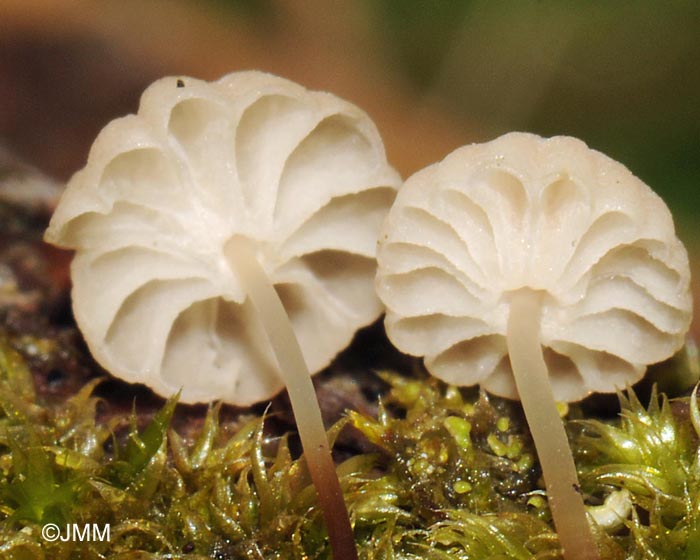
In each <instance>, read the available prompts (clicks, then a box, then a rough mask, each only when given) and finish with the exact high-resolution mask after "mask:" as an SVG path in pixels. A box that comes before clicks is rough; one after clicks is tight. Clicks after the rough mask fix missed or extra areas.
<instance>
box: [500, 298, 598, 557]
mask: <svg viewBox="0 0 700 560" xmlns="http://www.w3.org/2000/svg"><path fill="white" fill-rule="evenodd" d="M541 307H542V306H541V294H538V293H537V292H535V291H533V290H530V289H523V290H519V291H517V292H515V293H514V294H513V299H512V300H511V307H510V316H509V317H508V331H507V342H508V354H509V356H510V363H511V367H512V369H513V375H514V377H515V384H516V386H517V388H518V394H519V395H520V402H521V403H522V406H523V410H524V411H525V418H526V419H527V423H528V426H529V427H530V433H531V434H532V439H533V440H534V442H535V448H536V449H537V455H538V457H539V460H540V465H541V467H542V474H543V476H544V481H545V484H546V486H547V496H548V499H549V507H550V509H551V511H552V518H553V519H554V525H555V527H556V529H557V534H558V535H559V543H560V544H561V547H562V549H563V551H564V558H565V559H566V560H599V558H600V556H599V553H598V549H597V547H596V543H595V540H594V538H593V534H592V532H591V528H590V525H589V524H588V519H587V518H586V509H585V506H584V504H583V498H582V497H581V493H580V489H579V484H578V476H577V474H576V466H575V465H574V460H573V456H572V454H571V448H570V447H569V441H568V439H567V437H566V432H565V431H564V424H563V422H562V420H561V418H560V416H559V412H558V411H557V406H556V402H555V400H554V395H553V394H552V387H551V385H550V383H549V375H548V371H547V365H546V364H545V361H544V356H543V354H542V346H541V343H540V329H539V322H540V316H541V314H542V309H541Z"/></svg>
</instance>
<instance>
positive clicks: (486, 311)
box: [376, 133, 692, 401]
mask: <svg viewBox="0 0 700 560" xmlns="http://www.w3.org/2000/svg"><path fill="white" fill-rule="evenodd" d="M377 258H378V263H379V268H378V274H377V280H376V286H377V290H378V293H379V295H380V298H381V299H382V300H383V302H384V304H385V305H386V307H387V316H386V328H387V333H388V335H389V337H390V339H391V340H392V342H393V343H394V344H395V345H396V346H397V347H398V348H399V349H401V350H402V351H404V352H406V353H409V354H412V355H417V356H425V363H426V366H427V367H428V369H429V370H430V371H431V372H432V373H433V374H435V375H436V376H438V377H440V378H442V379H444V380H446V381H448V382H450V383H456V384H459V385H474V384H481V385H482V386H483V387H485V388H486V389H488V390H489V391H491V392H493V393H495V394H497V395H501V396H505V397H509V398H517V391H516V388H515V384H514V380H513V376H512V371H511V367H510V362H509V359H508V355H507V348H506V339H505V335H506V326H507V321H508V315H509V311H510V303H509V300H510V298H511V296H512V294H513V293H514V292H515V291H517V290H520V289H523V288H526V289H530V290H533V291H534V292H537V293H538V294H539V296H540V297H541V298H542V318H541V329H540V338H541V342H542V345H543V347H544V355H545V361H546V362H547V364H548V366H549V371H550V377H551V383H552V388H553V391H554V395H555V398H557V399H558V400H561V401H572V400H578V399H580V398H583V397H584V396H586V395H587V394H589V393H590V392H593V391H596V392H610V391H614V390H615V389H616V388H618V387H624V386H625V385H626V384H631V383H633V382H634V381H636V380H638V379H639V378H640V377H641V376H642V375H643V373H644V370H645V368H646V365H647V364H651V363H655V362H658V361H661V360H663V359H666V358H668V357H670V356H671V355H672V354H673V353H674V352H676V351H677V350H678V349H679V348H680V347H681V346H682V344H683V341H684V336H685V333H686V331H687V329H688V327H689V324H690V320H691V313H692V301H691V295H690V290H689V285H690V272H689V265H688V257H687V253H686V251H685V248H684V247H683V245H682V244H681V242H680V241H679V240H678V239H677V237H676V234H675V231H674V226H673V221H672V218H671V215H670V212H669V210H668V208H667V207H666V205H665V204H664V203H663V201H662V200H661V199H660V198H659V197H658V196H657V195H656V194H655V193H654V192H653V191H652V190H651V189H650V188H649V187H648V186H647V185H645V184H644V183H643V182H641V181H640V180H639V179H637V178H636V177H635V176H634V175H632V173H630V172H629V171H628V170H627V169H626V168H625V167H624V166H623V165H621V164H619V163H617V162H615V161H613V160H612V159H610V158H608V157H607V156H605V155H603V154H601V153H600V152H597V151H594V150H591V149H589V148H588V147H587V146H586V145H585V144H584V143H583V142H581V141H579V140H576V139H574V138H569V137H554V138H551V139H543V138H540V137H538V136H535V135H532V134H525V133H511V134H507V135H505V136H502V137H500V138H498V139H496V140H494V141H492V142H489V143H486V144H478V145H471V146H465V147H462V148H460V149H458V150H456V151H455V152H453V153H452V154H450V155H448V156H447V157H446V158H445V159H444V160H443V161H441V162H439V163H437V164H434V165H432V166H430V167H428V168H426V169H424V170H422V171H420V172H418V173H416V174H415V175H413V176H412V177H410V178H409V179H408V180H407V181H406V182H405V184H404V186H403V187H402V189H401V190H400V192H399V194H398V196H397V199H396V202H395V204H394V206H393V207H392V209H391V211H390V213H389V215H388V217H387V219H386V221H385V224H384V226H383V229H382V231H381V234H380V243H379V250H378V256H377Z"/></svg>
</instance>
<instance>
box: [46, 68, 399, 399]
mask: <svg viewBox="0 0 700 560" xmlns="http://www.w3.org/2000/svg"><path fill="white" fill-rule="evenodd" d="M399 181H400V179H399V177H398V175H397V173H396V172H395V171H394V170H393V169H392V168H391V167H390V166H389V165H388V163H387V161H386V156H385V153H384V148H383V145H382V142H381V138H380V137H379V134H378V132H377V130H376V128H375V127H374V125H373V123H372V122H371V120H370V119H369V117H368V116H367V115H366V114H365V113H363V112H362V111H361V110H359V109H358V108H357V107H355V106H353V105H351V104H349V103H347V102H345V101H342V100H340V99H338V98H336V97H335V96H332V95H330V94H327V93H322V92H310V91H307V90H305V89H304V88H302V87H301V86H299V85H297V84H294V83H292V82H290V81H288V80H285V79H282V78H278V77H275V76H271V75H268V74H264V73H261V72H239V73H234V74H230V75H228V76H225V77H223V78H222V79H221V80H219V81H217V82H214V83H206V82H203V81H200V80H196V79H194V78H187V77H172V78H164V79H162V80H159V81H158V82H156V83H154V84H153V85H151V86H150V87H149V88H148V89H147V90H146V91H145V92H144V94H143V96H142V98H141V104H140V107H139V112H138V114H136V115H130V116H127V117H123V118H121V119H117V120H115V121H112V122H111V123H110V124H108V125H107V126H106V127H105V129H103V131H102V132H101V133H100V135H99V136H98V138H97V139H96V140H95V143H94V144H93V146H92V149H91V151H90V155H89V158H88V162H87V164H86V166H85V168H84V169H82V170H81V171H79V172H78V173H76V174H75V175H74V176H73V178H72V179H71V180H70V182H69V183H68V185H67V187H66V190H65V192H64V194H63V197H62V199H61V201H60V203H59V205H58V208H57V209H56V212H55V214H54V216H53V218H52V220H51V224H50V226H49V229H48V230H47V232H46V239H47V241H49V242H51V243H54V244H57V245H60V246H63V247H67V248H71V249H74V250H75V251H76V255H75V258H74V260H73V263H72V267H71V271H72V279H73V308H74V313H75V317H76V320H77V322H78V325H79V326H80V328H81V330H82V332H83V334H84V336H85V339H86V341H87V343H88V345H89V347H90V349H91V351H92V353H93V355H94V356H95V357H96V359H97V360H98V361H99V362H100V363H101V364H102V365H103V366H104V367H105V368H106V369H107V370H109V371H110V372H112V373H114V374H115V375H117V376H119V377H122V378H124V379H126V380H127V381H131V382H141V383H145V384H147V385H149V386H150V387H151V388H153V389H154V390H155V391H156V392H158V393H161V394H163V395H169V394H172V393H174V392H176V391H178V390H179V389H182V393H181V400H182V401H183V402H200V401H210V400H215V399H221V400H224V401H226V402H230V403H234V404H240V405H246V404H250V403H253V402H258V401H260V400H264V399H266V398H269V397H270V396H272V395H274V394H275V393H276V392H278V391H279V390H280V389H281V388H282V387H283V383H282V381H281V379H280V377H279V373H278V372H279V366H278V364H277V363H276V361H275V359H274V357H273V354H272V351H271V349H270V346H269V343H268V341H267V338H266V336H265V334H264V332H263V330H262V326H261V324H260V322H259V321H258V320H257V319H256V317H255V313H254V311H253V308H252V306H251V304H250V302H249V300H248V299H247V297H246V294H245V293H244V292H243V289H242V287H241V283H240V281H239V279H238V277H237V274H236V270H235V266H234V267H232V265H231V262H230V260H229V259H228V258H227V255H226V247H227V244H228V243H229V242H230V241H231V240H232V239H233V238H235V237H238V236H242V237H245V238H247V239H249V240H250V241H251V243H252V245H253V247H254V250H255V252H256V255H257V258H258V260H259V262H260V264H261V266H262V267H263V268H264V269H265V271H266V273H267V275H268V276H269V278H270V280H271V282H272V283H273V284H274V286H275V288H276V290H277V292H278V294H279V295H280V298H281V299H282V302H283V304H284V306H285V309H286V311H287V313H288V314H289V317H290V319H291V322H292V324H293V328H294V330H295V334H296V336H297V338H298V339H299V342H300V345H301V347H302V351H303V353H304V356H305V358H306V360H307V362H308V366H309V368H310V370H311V371H313V372H316V371H318V370H320V369H322V368H323V367H325V366H326V365H328V364H329V363H330V361H331V360H332V359H333V357H334V356H335V355H336V354H337V353H338V352H339V351H340V350H342V349H343V348H344V347H345V346H346V345H347V344H348V343H349V342H350V340H351V338H352V336H353V335H354V333H355V331H356V330H357V329H358V328H359V327H361V326H364V325H366V324H368V323H370V322H372V321H373V320H374V319H376V318H377V317H378V316H379V314H380V313H381V311H382V307H381V304H380V302H379V301H378V299H377V297H376V295H375V294H374V290H373V279H374V274H375V269H376V264H375V260H374V259H375V252H376V237H377V233H378V230H379V227H380V225H381V221H382V219H383V217H384V216H385V214H386V212H387V210H388V208H389V206H390V205H391V203H392V202H393V199H394V196H395V190H396V187H397V186H398V184H399Z"/></svg>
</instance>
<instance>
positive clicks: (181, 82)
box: [177, 80, 185, 88]
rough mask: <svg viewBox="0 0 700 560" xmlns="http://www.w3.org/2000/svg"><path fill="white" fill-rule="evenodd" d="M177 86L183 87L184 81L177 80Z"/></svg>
mask: <svg viewBox="0 0 700 560" xmlns="http://www.w3.org/2000/svg"><path fill="white" fill-rule="evenodd" d="M177 87H179V88H181V87H185V82H183V81H182V80H178V81H177Z"/></svg>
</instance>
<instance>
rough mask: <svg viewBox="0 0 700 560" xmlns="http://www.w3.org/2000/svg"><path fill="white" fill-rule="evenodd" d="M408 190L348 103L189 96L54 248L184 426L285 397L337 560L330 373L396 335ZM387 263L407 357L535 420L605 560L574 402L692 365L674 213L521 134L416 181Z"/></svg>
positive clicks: (108, 164)
mask: <svg viewBox="0 0 700 560" xmlns="http://www.w3.org/2000/svg"><path fill="white" fill-rule="evenodd" d="M398 183H399V178H398V176H397V175H396V173H395V172H394V171H393V170H392V169H391V168H390V167H389V166H388V164H387V162H386V159H385V155H384V150H383V147H382V144H381V140H380V138H379V136H378V134H377V132H376V130H375V128H374V126H373V125H372V123H371V122H370V120H369V119H368V118H367V116H366V115H365V114H364V113H362V112H361V111H359V110H358V109H357V108H355V107H354V106H352V105H349V104H348V103H345V102H343V101H340V100H339V99H337V98H335V97H333V96H331V95H328V94H322V93H311V92H308V91H306V90H304V89H303V88H301V87H299V86H297V85H295V84H292V83H290V82H288V81H286V80H282V79H280V78H275V77H272V76H269V75H266V74H261V73H257V72H248V73H238V74H232V75H230V76H227V77H225V78H223V79H221V80H220V81H219V82H216V83H214V84H205V83H203V82H200V81H198V80H194V79H190V78H182V79H175V78H168V79H164V80H161V81H159V82H157V83H156V84H154V85H152V86H151V87H150V88H149V89H148V90H147V91H146V92H145V93H144V96H143V98H142V102H141V107H140V110H139V113H138V115H135V116H130V117H126V118H123V119H119V120H117V121H114V122H112V123H111V124H110V125H108V126H107V127H106V128H105V130H103V132H102V133H101V134H100V136H99V137H98V139H97V140H96V141H95V144H94V145H93V148H92V151H91V153H90V157H89V159H88V164H87V166H86V167H85V169H84V170H82V171H81V172H79V173H78V174H76V175H75V176H74V177H73V179H72V180H71V182H70V183H69V186H68V188H67V190H66V191H65V194H64V197H63V199H62V201H61V203H60V205H59V207H58V209H57V211H56V214H55V215H54V218H53V220H52V222H51V226H50V228H49V230H48V232H47V236H46V237H47V240H49V241H51V242H53V243H56V244H59V245H62V246H66V247H69V248H73V249H76V250H77V254H76V257H75V259H74V261H73V265H72V276H73V282H74V287H73V306H74V311H75V316H76V319H77V321H78V323H79V325H80V327H81V329H82V330H83V333H84V334H85V338H86V340H87V342H88V344H89V346H90V349H91V351H92V352H93V354H94V355H95V357H96V358H97V359H98V360H99V361H100V362H101V363H102V364H103V365H104V366H105V367H106V368H107V369H109V370H110V371H112V372H113V373H115V374H117V375H119V376H120V377H123V378H125V379H127V380H129V381H139V382H144V383H147V384H149V385H150V386H151V387H153V388H154V389H155V390H156V391H158V392H159V393H161V394H165V395H169V394H171V393H173V392H175V391H177V390H178V389H180V388H181V389H182V400H183V401H184V402H198V401H208V400H213V399H222V400H224V401H226V402H231V403H235V404H249V403H252V402H257V401H260V400H264V399H267V398H269V397H271V396H272V395H274V394H275V393H276V392H278V391H279V390H280V389H281V388H282V386H283V384H284V385H286V386H287V389H288V391H289V394H290V400H291V402H292V407H293V410H294V415H295V418H296V421H297V425H298V429H299V434H300V437H301V439H302V444H303V445H304V449H305V455H306V457H307V461H308V463H309V468H310V471H311V473H312V477H313V479H314V484H315V485H316V487H317V489H318V495H319V502H320V504H321V507H322V509H323V511H324V518H325V520H326V523H327V526H328V532H329V537H330V542H331V545H332V547H333V550H334V556H335V557H336V558H337V559H341V558H342V559H350V558H353V557H355V556H356V552H355V549H354V542H353V539H352V530H351V528H350V524H349V521H348V518H347V512H346V511H345V508H344V503H343V498H342V494H341V492H340V486H339V483H338V480H337V477H336V475H335V470H334V467H333V463H332V460H331V457H330V452H329V449H328V443H327V440H326V438H325V432H324V430H323V425H322V423H321V417H320V412H319V409H318V404H317V402H316V399H315V395H314V393H313V386H312V384H311V381H310V376H309V371H311V372H315V371H318V370H320V369H322V368H323V367H325V366H326V365H327V364H328V363H329V362H330V360H331V359H332V358H333V357H334V356H335V354H336V353H337V352H338V351H339V350H341V349H342V348H343V347H344V346H346V345H347V344H348V343H349V341H350V339H351V338H352V336H353V333H354V332H355V330H356V329H357V328H358V327H360V326H362V325H365V324H367V323H369V322H371V321H372V320H374V319H375V318H376V317H377V316H378V315H379V314H380V313H381V311H382V308H381V304H380V302H379V300H378V299H377V298H376V296H375V294H374V290H373V286H372V284H373V280H374V273H375V264H374V256H375V242H376V239H377V234H378V231H379V229H380V225H381V223H382V221H383V220H384V217H385V215H386V213H387V211H388V209H389V207H390V206H391V204H392V201H393V198H394V189H395V188H396V186H397V185H398ZM378 257H379V263H380V270H379V275H378V279H377V287H378V290H379V294H380V296H381V298H382V299H383V300H384V302H385V304H386V306H387V308H388V313H387V331H388V333H389V336H390V337H391V339H392V340H393V341H394V343H395V344H396V345H397V346H398V347H399V348H400V349H402V350H403V351H405V352H408V353H410V354H415V355H425V356H426V365H427V367H428V369H429V370H430V371H432V372H433V373H435V374H436V375H437V376H439V377H441V378H443V379H445V380H447V381H450V382H453V383H457V384H460V385H468V384H476V383H480V384H482V385H483V386H484V387H485V388H487V389H488V390H490V391H492V392H494V393H496V394H499V395H503V396H508V397H518V396H519V397H520V398H521V400H522V401H523V405H524V408H525V411H526V415H527V418H528V422H529V424H530V426H531V429H532V432H533V438H534V439H535V443H536V445H537V448H538V452H539V455H540V460H541V463H542V466H543V470H544V474H545V478H546V481H547V485H548V490H549V493H550V499H551V500H552V502H551V503H552V511H553V515H554V519H555V523H556V525H557V529H558V531H559V532H560V535H561V541H562V545H563V546H564V548H565V551H566V554H567V560H569V559H571V558H592V557H595V555H594V554H595V553H594V552H593V553H591V554H587V553H586V552H585V549H586V547H588V546H590V545H591V540H590V533H588V532H587V529H586V528H587V524H586V520H585V513H584V509H583V503H582V500H581V497H580V495H579V494H577V493H576V492H575V490H574V485H575V483H576V472H575V468H574V466H573V461H572V460H571V455H570V451H569V450H568V445H567V442H566V436H565V434H564V431H563V427H562V425H561V422H560V420H559V417H558V416H557V414H556V408H555V406H554V398H557V399H559V400H575V399H579V398H581V397H583V396H585V395H586V394H587V393H588V392H590V391H594V390H595V391H611V390H614V388H615V387H616V386H622V385H624V384H625V383H627V382H631V381H634V380H636V379H638V378H639V377H640V376H641V375H642V373H643V370H644V364H647V363H651V362H654V361H658V360H661V359H663V358H665V357H667V356H668V355H670V354H671V353H672V352H674V351H675V350H676V349H678V347H679V346H680V344H681V343H682V338H683V333H684V332H685V329H686V328H687V326H688V323H689V316H690V298H689V295H688V282H689V279H688V270H687V269H688V264H687V258H686V256H685V251H684V249H683V248H682V246H681V245H680V243H679V242H678V241H677V239H676V238H675V234H674V233H673V225H672V222H671V219H670V215H669V213H668V211H667V210H666V208H665V206H664V205H663V203H662V202H661V201H660V199H658V197H656V196H655V195H654V194H653V193H651V191H650V190H649V189H648V187H646V186H645V185H643V184H642V183H641V182H639V181H638V180H636V179H635V178H634V177H632V175H631V174H630V173H629V172H628V171H627V170H626V169H624V168H623V167H622V166H620V165H619V164H616V163H614V162H612V161H611V160H609V159H608V158H606V157H605V156H602V155H601V154H598V153H596V152H592V151H590V150H588V149H587V148H586V147H585V146H584V145H583V144H582V143H580V142H578V141H575V140H572V139H568V138H555V139H552V140H547V141H544V140H541V139H539V138H537V137H534V136H531V135H523V134H513V135H509V136H506V137H503V138H501V139H499V140H497V141H495V142H492V143H490V144H486V145H483V146H471V147H466V148H462V149H461V150H458V151H457V152H455V153H453V154H452V155H450V156H448V157H447V158H446V159H445V160H444V161H443V162H441V163H439V164H436V165H434V166H431V167H429V168H427V169H426V170H423V171H421V172H420V173H418V174H416V175H415V176H414V177H412V178H411V179H409V180H408V181H407V182H406V184H405V185H404V187H403V188H402V189H401V191H400V194H399V197H398V199H397V201H396V204H395V205H394V207H393V209H392V210H391V212H390V214H389V216H388V219H387V221H386V223H385V225H384V229H383V233H382V235H381V239H380V251H379V255H378ZM287 316H288V317H289V318H288V319H287ZM297 341H298V342H297ZM541 345H544V346H545V355H544V360H546V362H547V365H549V370H550V371H551V373H552V376H551V380H552V382H551V388H550V383H549V381H548V374H547V371H548V370H547V366H546V365H545V361H544V360H543V356H542V351H541ZM508 355H510V361H509V360H508ZM307 364H308V367H307ZM511 364H512V367H511ZM553 393H554V394H553ZM552 461H563V463H565V464H566V465H565V467H566V468H564V467H557V466H556V463H553V462H552ZM560 468H561V469H562V470H561V471H560V470H559V469H560ZM561 500H566V502H562V501H561ZM564 503H565V504H566V505H564ZM577 548H579V549H581V550H584V552H580V551H577V550H576V549H577Z"/></svg>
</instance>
